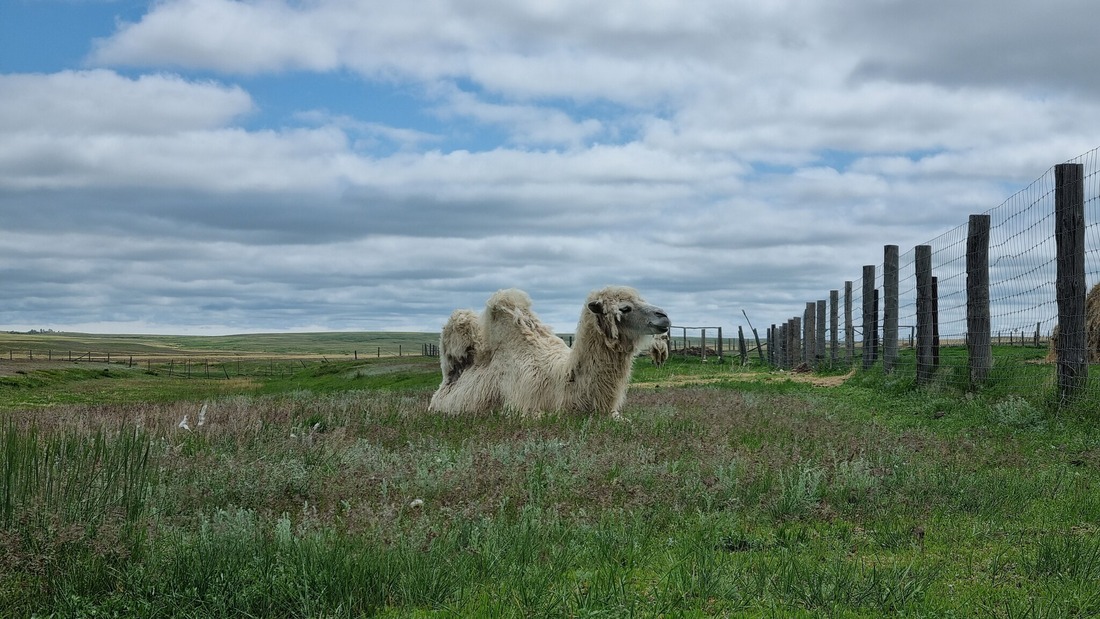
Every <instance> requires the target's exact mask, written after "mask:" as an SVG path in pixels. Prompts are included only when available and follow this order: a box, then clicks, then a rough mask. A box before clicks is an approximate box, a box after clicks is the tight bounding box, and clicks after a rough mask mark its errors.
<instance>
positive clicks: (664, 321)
mask: <svg viewBox="0 0 1100 619" xmlns="http://www.w3.org/2000/svg"><path fill="white" fill-rule="evenodd" d="M654 314H655V315H656V316H657V321H656V322H655V323H654V325H653V326H655V327H660V328H661V331H660V333H664V332H665V331H668V329H669V327H671V326H672V321H671V320H669V319H668V314H666V313H664V312H663V311H660V310H658V311H656V312H654Z"/></svg>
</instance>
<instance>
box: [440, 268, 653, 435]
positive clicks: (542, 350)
mask: <svg viewBox="0 0 1100 619" xmlns="http://www.w3.org/2000/svg"><path fill="white" fill-rule="evenodd" d="M670 324H671V323H670V322H669V320H668V316H667V315H666V314H665V312H664V310H662V309H661V308H659V307H657V306H655V305H650V304H649V303H646V302H645V301H644V300H643V299H642V298H641V297H640V296H639V295H638V292H637V291H636V290H634V289H633V288H628V287H626V286H608V287H606V288H602V289H600V290H596V291H593V292H592V293H591V294H589V295H588V299H587V300H586V301H585V306H584V309H583V310H582V311H581V318H580V321H579V322H578V324H577V330H576V334H575V336H574V341H573V347H572V348H570V347H569V346H568V345H567V344H566V343H565V342H564V341H563V340H562V339H561V338H560V337H558V336H557V335H555V334H554V332H553V331H552V330H551V329H550V328H549V327H547V326H546V325H545V324H543V323H542V321H540V320H539V318H538V316H536V315H535V313H534V312H533V311H532V310H531V298H530V297H529V296H527V293H525V292H523V291H522V290H518V289H516V288H510V289H507V290H500V291H497V292H495V293H494V294H493V295H492V296H490V297H489V300H488V301H487V302H486V304H485V310H484V311H483V312H482V313H481V315H480V316H477V315H476V314H474V312H473V311H471V310H456V311H455V312H454V313H453V314H451V317H450V319H449V320H448V321H447V324H445V325H444V326H443V331H442V333H441V334H440V338H439V342H440V343H439V347H440V355H439V364H440V369H441V370H442V374H443V382H442V383H441V384H440V385H439V389H437V390H436V392H435V394H434V395H432V401H431V404H430V405H429V410H432V411H438V412H443V413H478V412H486V411H491V410H496V409H505V410H512V411H517V412H520V413H524V414H528V415H537V414H540V413H544V412H552V411H565V412H599V413H610V414H611V415H612V416H613V417H619V416H620V411H621V409H622V405H623V401H624V400H625V398H626V390H627V387H628V385H629V383H630V372H631V369H632V368H633V361H634V355H635V354H636V353H637V352H638V350H639V348H640V347H643V346H645V345H646V344H647V343H648V342H649V341H650V338H649V336H650V335H653V334H656V333H664V332H666V331H668V328H669V325H670Z"/></svg>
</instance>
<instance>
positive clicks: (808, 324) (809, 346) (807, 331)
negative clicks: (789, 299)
mask: <svg viewBox="0 0 1100 619" xmlns="http://www.w3.org/2000/svg"><path fill="white" fill-rule="evenodd" d="M815 307H816V305H815V304H814V302H813V301H810V302H809V303H806V309H805V310H804V311H803V312H802V362H803V363H805V364H806V365H808V366H810V367H813V365H814V344H816V343H817V338H815V337H814V322H815V316H814V314H815Z"/></svg>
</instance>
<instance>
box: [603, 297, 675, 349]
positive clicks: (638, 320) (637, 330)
mask: <svg viewBox="0 0 1100 619" xmlns="http://www.w3.org/2000/svg"><path fill="white" fill-rule="evenodd" d="M587 307H588V311H589V312H591V313H592V315H593V316H594V317H595V319H596V325H597V326H598V327H599V330H600V332H601V333H602V334H603V336H604V339H605V340H606V342H607V344H608V346H610V347H612V348H615V349H618V350H622V351H624V352H630V351H633V350H634V349H635V348H637V347H638V345H639V344H641V343H643V342H644V341H645V338H646V336H649V335H655V334H657V333H665V332H666V331H668V329H669V327H670V326H671V325H672V323H671V322H669V320H668V314H666V313H665V310H663V309H661V308H659V307H657V306H656V305H650V304H649V303H646V302H645V300H644V299H642V298H641V297H640V296H638V291H637V290H634V289H633V288H628V287H626V286H608V287H607V288H601V289H600V290H596V291H594V292H592V293H591V294H589V295H588V301H587Z"/></svg>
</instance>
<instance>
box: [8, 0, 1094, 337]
mask: <svg viewBox="0 0 1100 619" xmlns="http://www.w3.org/2000/svg"><path fill="white" fill-rule="evenodd" d="M1097 23H1100V4H1097V3H1096V2H1094V1H1093V0H1048V1H1047V2H1042V3H1039V2H1032V1H1025V0H972V1H969V2H956V1H954V0H928V1H924V2H911V1H904V0H789V1H787V0H751V1H742V0H601V1H600V2H591V1H583V2H582V1H577V0H426V1H423V2H421V1H415V0H414V1H410V2H364V1H360V0H297V1H296V0H246V1H241V2H236V1H229V0H158V1H155V2H135V1H132V0H3V1H2V2H0V281H2V282H3V289H4V300H3V303H0V329H4V330H9V329H10V330H26V329H32V328H34V329H37V328H52V329H57V330H78V331H90V332H108V333H170V334H185V333H187V334H190V333H194V334H223V333H243V332H260V331H278V332H282V331H316V330H321V331H333V330H354V331H376V330H414V331H436V330H438V329H439V327H440V325H441V324H442V322H443V321H444V320H445V318H446V317H447V316H448V315H449V314H450V312H451V310H452V309H454V308H456V307H474V308H477V307H480V306H481V305H482V304H483V303H484V300H485V298H486V297H487V296H488V295H489V294H490V293H491V292H493V291H494V290H497V289H499V288H504V287H511V286H518V287H521V288H524V289H525V290H527V291H528V292H529V293H530V295H531V296H532V298H533V299H534V303H535V308H536V311H537V312H538V313H539V314H540V315H541V316H542V317H543V318H544V319H545V320H546V321H548V322H550V323H551V324H552V325H554V326H555V327H556V328H558V329H559V330H562V331H567V330H571V329H572V326H573V325H574V324H575V323H576V319H577V316H578V315H579V311H580V307H581V302H582V300H583V298H584V296H585V295H586V294H587V292H588V291H589V290H591V289H593V288H596V287H599V286H602V285H605V284H609V283H618V284H627V285H632V286H635V287H637V288H638V289H639V290H640V291H641V292H642V294H643V296H645V297H646V298H647V299H648V300H649V301H651V302H653V303H656V304H658V305H661V306H663V307H664V308H665V309H667V310H668V312H669V314H670V316H671V317H672V320H673V323H674V324H677V325H700V326H701V325H708V326H723V327H731V328H734V329H735V328H736V326H737V325H739V324H744V323H743V317H742V315H741V312H742V310H744V311H746V312H747V313H748V315H749V317H750V318H751V319H752V320H753V322H754V324H755V326H757V327H763V326H766V325H767V324H768V323H771V322H781V321H783V320H785V319H786V318H787V317H789V316H793V315H796V314H798V313H800V311H801V308H802V307H803V306H804V302H805V301H808V300H814V299H818V298H825V296H824V295H827V292H828V290H829V289H833V288H837V287H841V286H843V282H844V281H845V280H851V279H858V278H859V277H860V275H861V266H862V265H864V264H878V263H881V261H882V245H883V244H884V243H893V244H897V245H899V246H900V247H901V248H902V251H903V252H905V251H906V250H907V249H909V248H911V247H912V246H913V245H915V244H918V243H923V242H926V241H928V240H929V239H932V238H934V237H936V236H937V235H939V234H941V233H942V232H944V231H945V230H948V229H951V228H954V227H956V226H959V225H961V224H964V223H965V222H966V218H967V215H968V214H970V213H978V212H984V211H986V210H988V209H990V208H993V207H996V206H997V205H998V204H1001V203H1002V202H1004V201H1005V200H1006V199H1007V198H1008V197H1009V196H1011V195H1012V194H1013V193H1015V192H1016V191H1018V190H1020V189H1022V188H1023V187H1025V186H1026V185H1028V184H1029V183H1031V181H1033V180H1035V179H1036V178H1037V177H1039V176H1041V175H1042V174H1043V173H1044V172H1046V171H1047V170H1048V169H1049V168H1050V167H1051V166H1052V165H1054V164H1056V163H1059V162H1062V161H1065V160H1067V159H1070V158H1072V157H1075V156H1077V155H1079V154H1081V153H1084V152H1086V151H1089V150H1092V149H1094V148H1095V147H1097V146H1100V72H1098V71H1096V70H1095V68H1094V67H1093V64H1094V63H1095V60H1096V59H1097V58H1100V37H1097V36H1096V33H1095V27H1096V24H1097Z"/></svg>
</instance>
